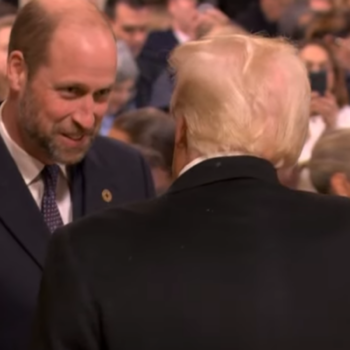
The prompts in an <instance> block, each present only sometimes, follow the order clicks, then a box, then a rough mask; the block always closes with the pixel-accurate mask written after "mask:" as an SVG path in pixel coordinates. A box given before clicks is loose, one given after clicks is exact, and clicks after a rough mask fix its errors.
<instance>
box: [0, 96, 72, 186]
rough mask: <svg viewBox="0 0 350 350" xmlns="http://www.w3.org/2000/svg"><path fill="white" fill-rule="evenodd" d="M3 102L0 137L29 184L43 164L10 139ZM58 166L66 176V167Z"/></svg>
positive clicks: (0, 117)
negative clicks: (3, 116) (3, 114)
mask: <svg viewBox="0 0 350 350" xmlns="http://www.w3.org/2000/svg"><path fill="white" fill-rule="evenodd" d="M5 103H6V101H5V102H4V103H2V105H1V107H0V137H1V138H2V139H3V141H4V143H5V145H6V147H7V149H8V151H9V152H10V155H11V156H12V158H13V160H14V161H15V163H16V165H17V167H18V170H19V172H20V173H21V175H22V177H23V179H24V182H25V184H26V185H27V186H29V185H30V184H32V183H33V182H34V181H35V180H36V179H37V178H38V176H39V175H40V173H41V172H42V170H43V169H44V166H45V165H44V164H43V163H42V162H40V161H39V160H38V159H36V158H34V157H32V156H31V155H30V154H28V153H27V152H26V151H25V150H24V149H22V148H21V147H19V146H18V145H17V143H16V142H15V141H14V140H12V138H11V136H10V134H9V133H8V131H7V129H6V126H5V124H4V122H3V120H2V111H3V107H4V105H5ZM59 167H60V169H61V171H62V173H63V175H64V176H65V177H67V169H66V167H65V166H64V165H59Z"/></svg>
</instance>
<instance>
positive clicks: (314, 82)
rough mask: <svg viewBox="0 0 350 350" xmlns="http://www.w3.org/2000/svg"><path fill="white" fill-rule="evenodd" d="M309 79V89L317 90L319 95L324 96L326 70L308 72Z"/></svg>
mask: <svg viewBox="0 0 350 350" xmlns="http://www.w3.org/2000/svg"><path fill="white" fill-rule="evenodd" d="M309 79H310V84H311V90H312V91H314V92H318V93H319V95H320V96H324V94H325V93H326V90H327V72H326V71H319V72H310V73H309Z"/></svg>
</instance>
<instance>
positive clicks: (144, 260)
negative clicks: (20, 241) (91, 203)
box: [32, 157, 350, 350]
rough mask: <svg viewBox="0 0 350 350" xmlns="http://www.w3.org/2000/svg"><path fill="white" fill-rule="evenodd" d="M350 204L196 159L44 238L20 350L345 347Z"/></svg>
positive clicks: (253, 164) (252, 162) (268, 173)
mask: <svg viewBox="0 0 350 350" xmlns="http://www.w3.org/2000/svg"><path fill="white" fill-rule="evenodd" d="M349 213H350V201H349V200H348V199H344V198H338V197H324V196H320V195H315V194H310V193H303V192H296V191H292V190H289V189H287V188H285V187H283V186H281V185H280V184H279V182H278V180H277V175H276V171H275V170H274V168H273V167H272V166H271V164H269V163H268V162H266V161H264V160H261V159H258V158H253V157H227V158H216V159H211V160H207V161H205V162H203V163H201V164H199V165H197V166H195V167H194V168H192V169H190V170H188V171H187V172H186V173H184V174H183V175H182V176H181V177H180V178H179V179H178V180H177V181H176V182H175V183H174V185H173V187H172V188H171V190H170V192H169V193H168V194H166V195H164V196H163V197H160V198H158V199H155V200H153V201H151V202H148V203H141V204H137V205H133V206H128V207H125V208H120V209H111V210H108V211H106V212H104V213H101V214H99V215H95V216H92V217H90V218H88V219H86V220H85V221H81V222H79V223H75V224H73V225H71V226H69V227H66V228H64V229H63V230H61V232H59V233H58V234H57V235H54V237H53V241H52V244H51V246H50V253H49V254H48V260H47V265H46V271H45V273H44V279H43V283H42V290H41V296H40V303H39V310H38V320H37V324H36V330H35V334H34V343H33V347H32V349H33V350H63V349H64V350H78V349H84V350H102V349H118V350H140V349H152V350H165V349H166V350H179V349H181V350H197V349H198V350H199V349H201V350H213V349H215V350H232V349H237V350H238V349H239V350H262V349H269V350H282V349H283V350H296V349H298V350H311V349H317V350H330V349H332V350H335V349H338V350H340V349H343V350H345V349H349V348H350V331H349V329H350V318H349V315H350V279H349V278H348V276H349V266H350V254H349V247H350V215H349Z"/></svg>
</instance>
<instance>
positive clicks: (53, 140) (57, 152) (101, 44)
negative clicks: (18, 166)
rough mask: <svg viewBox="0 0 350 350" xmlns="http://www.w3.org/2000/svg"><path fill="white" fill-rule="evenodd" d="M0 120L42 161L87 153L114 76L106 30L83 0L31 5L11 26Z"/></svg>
mask: <svg viewBox="0 0 350 350" xmlns="http://www.w3.org/2000/svg"><path fill="white" fill-rule="evenodd" d="M9 50H10V53H9V57H8V70H7V75H8V81H9V86H10V90H9V98H8V100H7V101H6V104H5V106H4V108H3V120H4V122H5V124H6V127H7V129H8V130H9V133H10V135H11V137H12V138H13V139H14V140H15V141H16V143H17V144H18V145H20V147H22V148H23V149H25V150H26V151H27V153H29V154H31V155H32V156H33V157H35V158H37V159H39V160H40V161H42V162H43V163H47V164H49V163H53V162H57V163H65V164H70V163H75V162H77V161H79V160H80V159H81V158H82V157H83V156H84V155H85V153H86V152H87V150H88V149H89V146H90V145H91V143H92V141H93V139H94V136H95V135H96V134H97V133H98V130H99V126H100V123H101V120H102V117H103V115H104V113H105V112H106V109H107V102H108V97H109V93H110V90H111V87H112V85H113V83H114V81H115V76H116V70H117V57H116V56H117V53H116V45H115V40H114V37H113V34H112V31H111V29H110V27H109V24H108V23H107V22H106V21H105V19H104V17H103V15H102V14H101V13H100V12H99V10H98V9H97V8H96V7H95V5H93V4H92V3H90V2H89V1H87V0H55V1H52V0H32V1H31V2H30V3H28V4H27V5H26V6H24V7H23V8H22V10H21V11H20V13H19V15H18V18H17V20H16V22H15V24H14V28H13V31H12V35H11V40H10V49H9Z"/></svg>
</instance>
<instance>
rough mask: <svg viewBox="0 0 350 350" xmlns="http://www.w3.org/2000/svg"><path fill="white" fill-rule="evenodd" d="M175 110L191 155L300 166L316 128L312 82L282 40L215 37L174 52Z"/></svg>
mask: <svg viewBox="0 0 350 350" xmlns="http://www.w3.org/2000/svg"><path fill="white" fill-rule="evenodd" d="M170 64H171V66H172V67H173V69H174V70H175V73H176V83H175V90H174V94H173V98H172V102H171V112H172V114H173V115H174V116H175V118H177V117H180V116H181V117H184V119H185V120H186V124H187V141H188V145H189V147H190V149H191V150H193V151H194V152H196V153H198V154H200V155H202V156H210V155H214V154H217V153H227V154H229V153H237V152H238V153H243V154H247V155H253V156H257V157H261V158H265V159H267V160H269V161H270V162H271V163H273V164H274V165H275V166H276V167H280V166H282V164H283V165H285V166H287V165H290V164H294V163H295V162H296V161H297V159H298V157H299V154H300V152H301V149H302V147H303V145H304V142H305V139H306V135H307V131H308V123H309V104H310V84H309V80H308V77H307V73H306V69H305V66H304V64H303V63H302V62H301V61H300V59H299V58H298V56H297V50H296V49H295V48H294V47H293V46H292V45H290V44H288V43H286V42H285V41H283V40H281V39H267V38H262V37H258V36H252V35H227V36H219V37H217V36H215V37H213V38H207V39H203V40H199V41H193V42H189V43H186V44H184V45H182V46H179V47H178V48H177V49H175V50H174V52H173V54H172V56H171V58H170Z"/></svg>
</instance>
